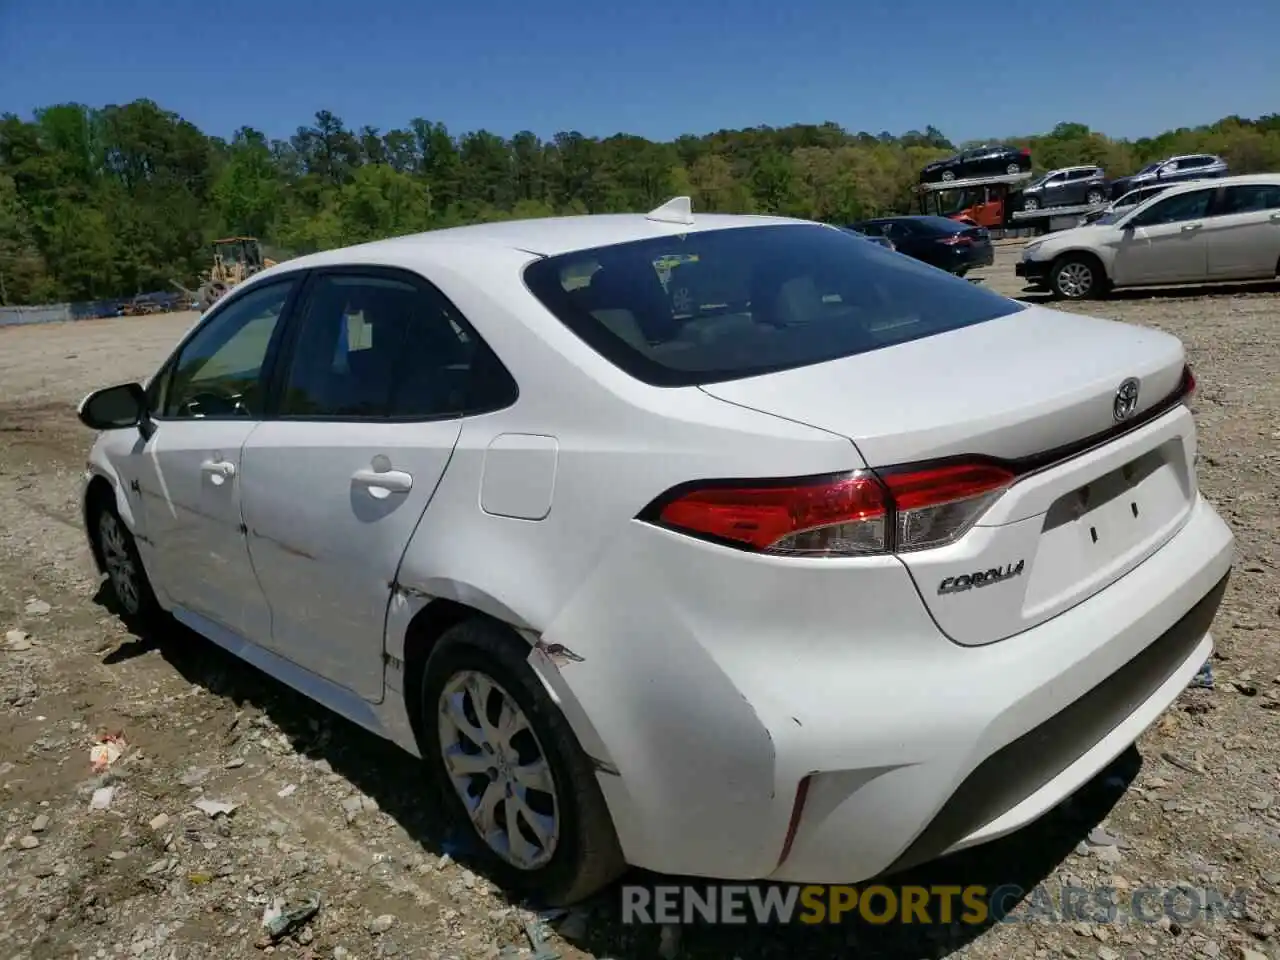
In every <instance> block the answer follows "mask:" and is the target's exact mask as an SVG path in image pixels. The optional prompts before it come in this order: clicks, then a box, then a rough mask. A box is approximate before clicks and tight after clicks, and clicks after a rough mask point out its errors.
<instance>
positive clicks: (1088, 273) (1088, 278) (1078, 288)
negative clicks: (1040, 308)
mask: <svg viewBox="0 0 1280 960" xmlns="http://www.w3.org/2000/svg"><path fill="white" fill-rule="evenodd" d="M1105 282H1106V278H1105V277H1103V276H1102V271H1101V270H1100V269H1099V267H1098V265H1097V263H1095V262H1094V261H1093V260H1092V259H1090V258H1088V257H1079V256H1066V257H1063V258H1062V259H1061V260H1059V261H1058V262H1057V263H1056V264H1055V265H1054V267H1053V271H1052V273H1051V274H1050V275H1049V286H1050V289H1052V290H1053V292H1054V293H1055V294H1056V295H1057V296H1059V297H1062V299H1064V300H1088V299H1089V298H1091V297H1096V296H1099V295H1100V294H1101V293H1102V288H1103V286H1104V285H1105Z"/></svg>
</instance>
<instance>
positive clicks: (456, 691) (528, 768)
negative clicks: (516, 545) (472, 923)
mask: <svg viewBox="0 0 1280 960" xmlns="http://www.w3.org/2000/svg"><path fill="white" fill-rule="evenodd" d="M528 651H529V648H528V646H527V645H526V644H525V643H524V642H523V641H522V640H520V639H519V638H518V637H516V636H514V635H513V634H512V633H511V632H510V630H508V629H507V628H506V627H504V626H502V625H501V624H498V623H495V622H493V621H490V620H485V619H474V620H467V621H464V622H463V623H460V624H457V625H456V626H454V627H451V628H450V629H449V630H447V631H446V632H445V634H444V635H443V636H442V637H441V638H440V640H439V642H438V643H437V645H436V647H435V649H434V650H433V652H432V654H431V658H430V659H429V660H428V662H427V667H426V670H425V671H424V675H423V680H422V699H421V705H422V723H421V728H420V729H421V732H422V752H423V755H424V756H425V757H426V758H427V762H428V764H429V766H430V767H431V770H432V773H433V774H434V776H435V777H436V779H437V780H438V782H439V784H440V787H441V791H442V793H443V795H444V802H445V804H446V806H447V808H448V809H449V810H450V811H451V813H452V816H453V818H454V820H455V821H456V822H457V824H458V826H459V827H460V828H461V829H462V830H464V831H468V832H470V833H471V835H472V836H474V837H475V838H476V839H477V840H478V841H479V842H480V844H481V847H482V852H483V855H484V857H485V859H486V860H487V861H488V864H487V866H488V867H489V870H490V873H491V875H492V877H493V879H494V881H495V882H497V883H498V884H500V885H501V886H503V887H504V888H506V889H508V890H512V891H519V892H521V893H526V894H527V893H537V894H539V895H540V896H541V897H542V898H543V899H544V900H546V901H547V902H548V903H550V904H553V905H559V904H567V903H572V902H575V901H577V900H581V899H582V898H584V897H587V896H589V895H591V894H592V893H594V892H595V891H597V890H599V889H600V888H601V887H603V886H605V885H606V884H607V883H609V882H610V881H611V880H613V879H614V878H616V877H617V876H618V875H619V874H620V873H622V871H623V870H624V869H625V867H626V864H625V862H624V861H623V858H622V852H621V849H620V848H619V846H618V841H617V837H616V835H615V834H614V830H613V822H612V820H611V819H610V817H609V811H608V808H607V807H606V806H605V802H604V797H603V795H602V794H601V792H600V787H599V784H597V783H596V779H595V770H594V767H593V765H592V763H591V761H590V759H588V757H587V755H586V754H585V753H584V752H583V750H582V748H581V747H580V746H578V742H577V739H576V738H575V737H574V735H573V731H572V730H571V729H570V728H569V725H568V723H567V721H566V720H565V719H564V716H563V715H562V714H561V712H560V710H559V708H558V707H557V706H556V705H555V704H554V703H552V701H551V699H550V697H548V696H547V693H546V691H545V689H544V688H543V686H542V683H541V681H539V680H538V678H537V677H536V675H535V674H534V673H533V671H532V670H531V669H530V668H529V665H528V664H527V663H526V662H525V658H526V657H527V656H528Z"/></svg>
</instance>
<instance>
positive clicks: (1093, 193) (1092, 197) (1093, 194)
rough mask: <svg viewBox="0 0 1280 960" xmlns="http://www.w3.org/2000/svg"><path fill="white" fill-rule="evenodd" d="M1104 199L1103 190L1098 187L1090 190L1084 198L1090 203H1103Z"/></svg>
mask: <svg viewBox="0 0 1280 960" xmlns="http://www.w3.org/2000/svg"><path fill="white" fill-rule="evenodd" d="M1102 200H1103V197H1102V191H1101V190H1097V189H1094V190H1090V191H1089V192H1088V193H1087V194H1085V198H1084V202H1085V203H1089V204H1093V203H1101V202H1102Z"/></svg>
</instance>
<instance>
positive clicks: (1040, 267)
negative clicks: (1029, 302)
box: [1013, 260, 1049, 286]
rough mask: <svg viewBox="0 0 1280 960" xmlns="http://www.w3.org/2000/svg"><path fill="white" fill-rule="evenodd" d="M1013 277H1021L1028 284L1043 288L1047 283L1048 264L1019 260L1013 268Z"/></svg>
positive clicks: (1041, 261)
mask: <svg viewBox="0 0 1280 960" xmlns="http://www.w3.org/2000/svg"><path fill="white" fill-rule="evenodd" d="M1013 273H1014V276H1017V277H1022V279H1024V280H1026V281H1027V282H1028V283H1029V284H1034V285H1036V286H1045V285H1047V284H1048V283H1049V263H1048V261H1043V260H1019V261H1018V262H1017V263H1016V264H1014V266H1013Z"/></svg>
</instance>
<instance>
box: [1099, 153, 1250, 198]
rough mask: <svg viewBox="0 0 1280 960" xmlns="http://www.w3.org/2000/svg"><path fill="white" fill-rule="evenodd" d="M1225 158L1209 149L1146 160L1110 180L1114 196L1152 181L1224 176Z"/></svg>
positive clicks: (1177, 181)
mask: <svg viewBox="0 0 1280 960" xmlns="http://www.w3.org/2000/svg"><path fill="white" fill-rule="evenodd" d="M1227 173H1228V170H1227V161H1225V160H1223V159H1222V158H1221V157H1216V156H1214V155H1213V154H1211V153H1189V154H1186V155H1185V156H1181V157H1169V158H1168V159H1167V160H1157V161H1156V162H1155V163H1149V164H1147V165H1146V166H1145V167H1143V168H1142V169H1141V170H1139V171H1138V172H1137V173H1135V174H1134V175H1133V176H1131V177H1121V178H1120V179H1119V180H1116V181H1114V182H1113V183H1112V184H1111V196H1112V198H1113V199H1115V198H1118V197H1122V196H1124V195H1125V194H1126V193H1128V192H1129V191H1130V190H1136V189H1138V187H1149V186H1151V185H1152V184H1156V183H1163V184H1166V185H1167V184H1170V183H1186V182H1187V181H1188V180H1208V179H1212V178H1216V177H1225V176H1226V175H1227Z"/></svg>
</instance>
